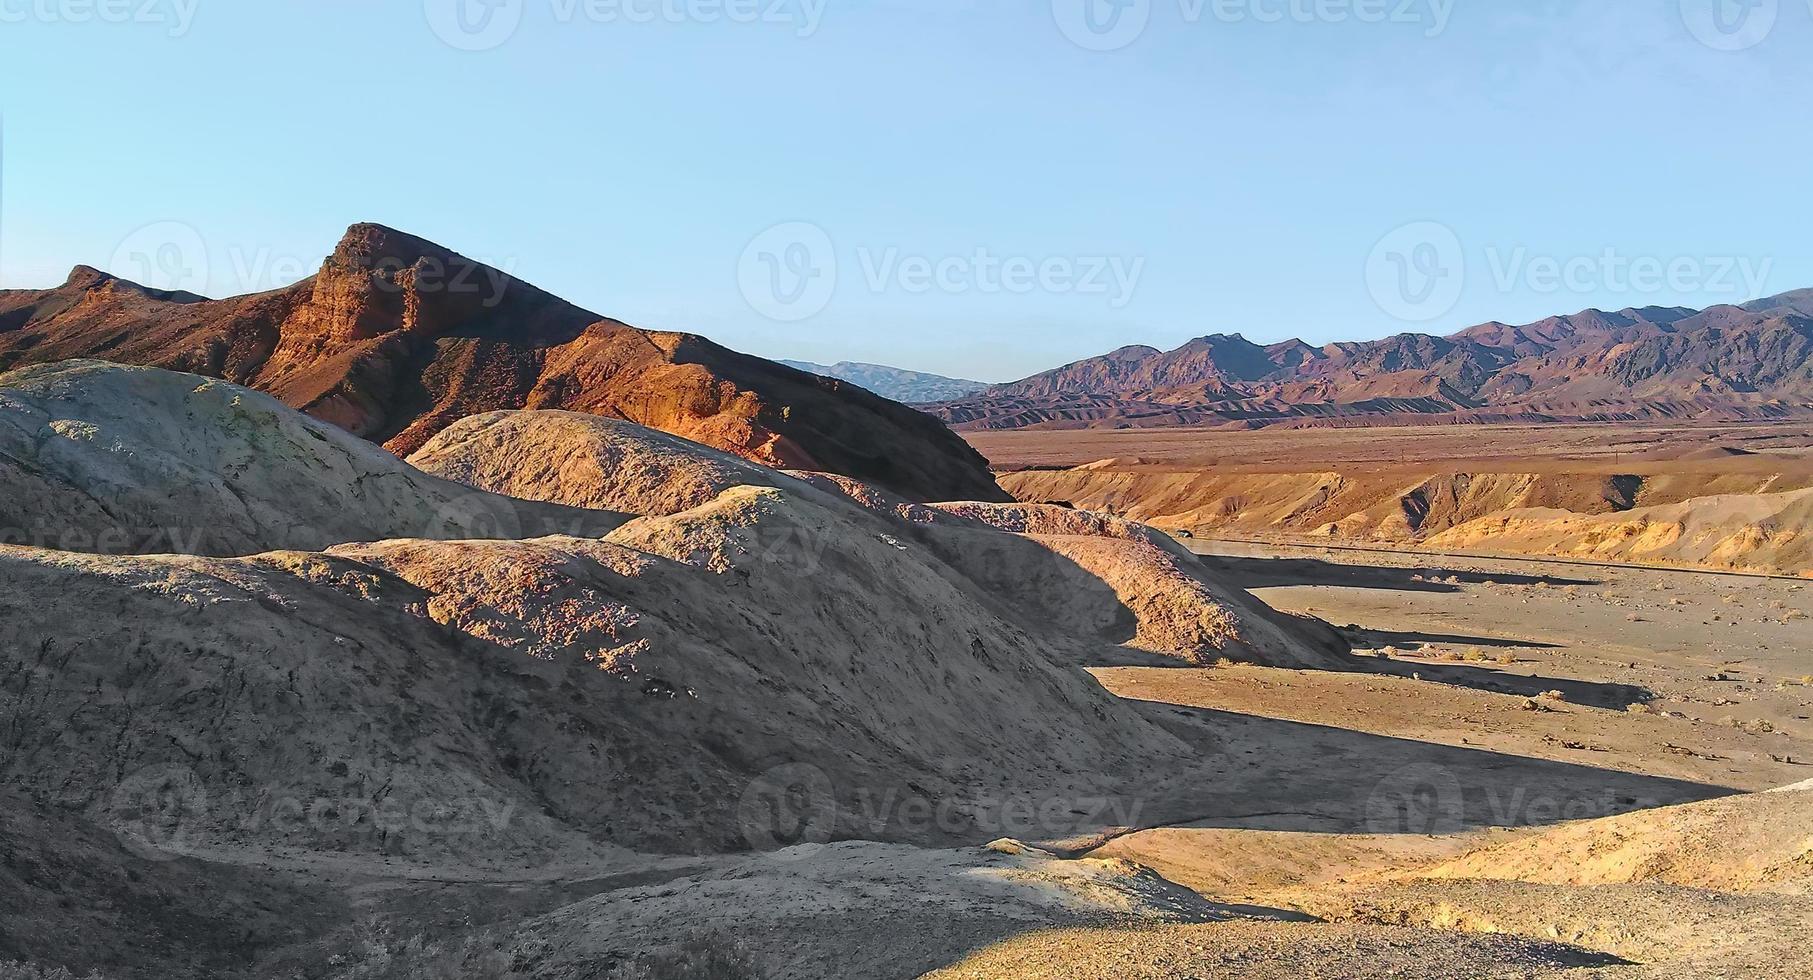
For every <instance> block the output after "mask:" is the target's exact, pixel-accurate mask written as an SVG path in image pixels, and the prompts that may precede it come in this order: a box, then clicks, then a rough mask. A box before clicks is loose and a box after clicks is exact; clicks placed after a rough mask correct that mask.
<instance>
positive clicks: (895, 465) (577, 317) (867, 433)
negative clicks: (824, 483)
mask: <svg viewBox="0 0 1813 980" xmlns="http://www.w3.org/2000/svg"><path fill="white" fill-rule="evenodd" d="M71 358H98V359H102V360H108V361H114V362H118V363H125V364H134V365H146V366H151V367H160V368H169V369H174V370H179V371H188V372H191V373H195V374H202V375H207V376H209V377H214V378H221V379H224V380H226V381H230V382H233V383H236V384H241V385H245V386H247V387H252V388H258V389H261V390H263V391H266V392H269V393H270V394H273V395H275V396H276V397H277V398H278V399H280V400H281V401H283V402H284V403H286V404H288V405H290V406H291V407H294V408H299V409H302V410H303V411H305V412H307V413H309V414H310V415H313V416H315V417H316V418H319V419H323V420H325V421H328V422H332V423H334V424H336V425H338V426H340V427H341V428H343V429H346V430H348V431H350V432H352V433H354V434H356V435H359V436H362V437H365V438H367V439H369V440H372V441H374V442H378V443H382V444H383V445H384V446H385V447H386V448H388V449H390V450H391V451H393V452H395V453H397V454H398V455H408V454H409V453H412V452H414V451H415V450H416V449H418V448H420V447H421V446H422V445H423V444H424V443H426V442H427V441H428V440H429V439H430V438H432V437H433V436H434V435H435V434H436V433H438V432H440V431H441V430H443V429H445V428H447V427H448V426H449V425H452V424H453V423H455V422H457V421H459V420H460V419H462V418H465V417H467V416H471V415H476V414H479V413H483V412H491V411H498V410H505V409H522V408H529V409H564V410H569V411H574V412H582V413H588V414H593V415H600V416H606V417H611V418H619V419H625V420H628V421H632V422H636V423H639V424H642V425H646V426H649V427H652V428H656V429H661V430H663V431H667V432H671V433H673V434H676V435H679V436H682V437H684V438H686V439H690V440H692V441H694V442H698V443H703V444H705V445H708V446H712V447H715V448H718V449H724V450H728V451H730V452H733V453H736V454H737V455H739V456H742V457H744V458H747V459H750V460H753V461H756V462H759V463H764V464H767V465H770V466H775V467H783V468H789V469H806V470H818V471H826V472H833V473H839V474H842V475H845V476H850V477H854V478H857V479H861V480H865V481H867V482H870V483H874V484H878V485H880V486H883V487H886V488H888V489H890V490H893V491H895V492H897V493H900V494H902V495H904V496H907V497H912V498H916V499H919V500H955V499H963V500H977V499H979V500H1003V499H1005V497H1004V496H1003V494H1002V493H1001V491H1000V489H999V488H998V487H997V486H996V485H995V483H994V480H993V479H992V478H991V477H990V476H989V474H988V470H987V464H986V462H985V461H984V460H983V459H982V457H981V456H980V455H979V454H978V453H976V452H975V450H973V449H971V448H970V447H969V446H968V445H967V444H965V443H964V442H963V441H962V440H961V439H959V438H958V437H957V436H955V435H954V434H952V433H951V432H950V431H949V430H948V429H946V428H945V427H944V426H943V425H941V424H940V423H939V422H938V420H937V419H934V418H932V417H930V416H928V415H925V414H923V413H920V412H917V411H914V410H912V409H910V408H907V407H905V406H902V405H899V404H897V403H895V402H892V401H889V400H887V399H885V398H882V397H880V396H877V395H875V394H872V393H871V392H869V391H867V390H865V389H863V388H861V387H858V386H856V385H853V384H849V383H846V382H843V381H838V380H835V379H829V378H823V377H818V376H816V375H813V374H809V373H806V372H802V371H797V370H794V369H792V368H789V367H785V366H782V365H779V364H775V363H773V362H771V361H766V360H763V359H761V358H757V357H751V356H748V355H745V354H740V353H737V352H735V351H732V350H729V349H726V348H724V347H721V346H719V345H717V344H714V343H712V342H711V341H709V340H707V339H705V338H704V337H699V336H695V335H693V334H686V333H671V332H665V331H648V330H639V329H637V328H635V327H631V326H629V325H627V324H624V323H621V322H618V321H616V320H612V319H609V318H607V317H603V316H600V315H598V314H596V313H592V312H590V311H587V310H584V309H581V308H579V307H577V306H574V305H573V304H571V303H568V302H566V301H565V300H562V299H560V298H559V297H556V296H553V295H551V294H549V293H546V292H543V291H542V290H540V289H537V288H536V287H534V286H531V285H529V284H528V283H525V282H522V281H520V280H518V279H515V278H512V277H510V276H508V275H505V274H504V273H502V272H500V271H498V270H496V269H493V268H490V267H488V266H485V265H484V264H482V263H479V262H477V261H475V260H473V259H469V258H466V257H465V256H462V255H460V254H458V253H456V252H452V251H450V250H448V249H445V248H442V247H440V246H438V245H435V244H433V243H430V242H428V241H425V240H423V239H421V238H417V237H415V236H413V235H408V234H405V233H403V232H400V231H396V230H394V229H391V228H386V227H384V226H382V225H376V224H358V225H354V226H352V227H351V228H350V229H348V230H347V232H346V235H345V236H344V237H343V238H342V239H341V240H340V242H339V244H338V246H337V247H336V248H335V249H334V251H333V253H332V254H331V255H329V256H328V258H327V259H326V261H325V262H323V263H322V265H321V268H320V270H319V271H318V272H317V273H316V274H315V275H313V276H310V277H309V278H307V279H304V280H302V281H300V282H298V283H295V284H294V285H291V286H288V287H285V288H282V289H277V290H273V291H270V292H264V293H257V294H253V295H247V296H239V297H234V298H231V299H221V300H210V299H206V298H204V297H201V296H197V295H195V294H193V293H186V292H166V291H160V290H155V289H149V288H146V287H144V286H141V285H138V284H136V283H133V282H129V281H127V280H125V279H121V278H118V277H116V276H113V275H109V274H108V273H106V272H102V271H100V270H98V269H94V268H89V267H87V266H79V267H77V268H76V269H75V270H74V271H73V272H72V273H71V274H70V276H69V278H68V280H67V281H66V282H64V283H63V284H62V285H61V286H58V287H56V288H53V289H41V290H3V291H0V370H6V369H10V368H13V367H15V366H19V365H24V364H33V363H42V362H49V361H60V360H65V359H71Z"/></svg>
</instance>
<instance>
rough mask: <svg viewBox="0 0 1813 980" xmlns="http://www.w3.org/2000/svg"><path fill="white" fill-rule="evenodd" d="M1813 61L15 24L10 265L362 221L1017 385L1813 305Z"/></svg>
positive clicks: (1486, 31) (229, 241)
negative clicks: (1124, 350)
mask: <svg viewBox="0 0 1813 980" xmlns="http://www.w3.org/2000/svg"><path fill="white" fill-rule="evenodd" d="M487 4H491V5H495V7H494V9H493V8H490V7H488V6H487ZM462 5H464V6H463V8H462ZM468 49H472V50H468ZM1810 55H1813V0H1578V2H1573V0H1524V2H1516V0H1200V2H1199V0H995V2H983V0H916V2H907V0H870V2H860V0H310V2H301V0H0V112H3V113H4V125H5V131H4V152H5V156H4V173H3V187H0V285H5V286H45V285H50V284H54V283H57V282H61V281H62V279H63V277H64V276H65V275H66V273H67V272H68V270H69V267H70V266H72V265H74V264H76V263H78V262H81V263H88V264H92V265H99V266H103V267H108V268H111V269H112V270H113V271H115V272H118V273H120V274H123V275H127V276H129V277H131V278H135V279H139V280H140V281H146V280H150V281H152V284H154V285H178V286H186V287H188V288H192V289H196V290H197V291H200V292H205V293H208V294H210V295H223V294H229V293H236V292H244V291H250V290H255V289H263V288H271V287H274V286H278V285H283V284H285V283H287V282H289V281H293V280H295V279H297V278H300V277H301V276H303V275H306V274H308V273H309V272H312V271H313V267H314V266H315V265H316V264H318V262H319V261H320V259H321V258H322V256H324V255H325V254H326V252H327V251H328V250H329V249H330V248H331V247H332V245H333V243H334V242H335V240H336V239H337V238H338V237H339V235H340V232H341V231H342V230H343V229H344V228H345V226H346V225H348V224H350V223H352V222H355V221H361V220H370V221H378V222H382V223H385V224H389V225H393V226H396V227H399V228H402V229H404V230H407V231H411V232H414V233H416V234H419V235H422V236H424V237H427V238H430V239H432V240H434V241H437V242H440V243H441V244H443V245H446V246H448V247H450V248H454V249H457V250H459V251H462V252H465V253H467V254H469V255H473V256H475V257H478V258H483V259H486V260H488V261H491V262H493V263H494V264H497V265H500V266H503V267H505V268H507V269H508V270H509V271H511V272H513V273H514V274H516V275H518V276H521V277H523V278H526V279H528V280H529V281H531V282H534V283H536V284H538V285H541V286H543V287H545V288H547V289H550V290H552V291H554V292H556V293H558V294H560V295H562V296H565V297H567V298H568V299H571V300H573V301H575V302H577V303H579V304H580V305H582V306H585V307H587V308H589V309H592V310H596V311H597V312H599V313H602V314H606V315H610V316H615V317H618V318H620V319H623V320H627V321H629V322H631V323H635V324H638V325H641V326H646V327H656V328H663V329H677V330H690V331H696V332H699V333H703V334H706V335H708V336H710V337H712V338H714V339H716V340H719V341H720V342H723V343H726V344H728V345H730V346H733V347H736V348H739V349H743V350H748V351H751V352H754V353H759V354H763V355H767V356H775V357H783V356H790V357H800V358H805V359H809V360H815V361H826V362H829V361H835V360H842V359H851V360H866V361H878V362H882V363H891V364H896V365H899V366H903V367H911V368H917V369H922V370H930V371H936V372H940V373H945V374H953V375H962V376H969V377H975V378H979V379H982V380H989V381H996V380H1006V379H1010V378H1014V377H1019V376H1022V375H1025V374H1029V373H1032V372H1034V371H1037V370H1041V369H1043V368H1046V367H1050V366H1053V365H1056V364H1059V363H1063V362H1066V361H1069V360H1073V359H1076V358H1079V357H1084V356H1089V355H1093V354H1097V353H1101V352H1103V351H1106V350H1109V349H1112V348H1114V347H1117V346H1121V345H1125V344H1133V343H1145V344H1151V345H1153V346H1158V347H1170V346H1175V345H1177V344H1179V343H1182V342H1183V341H1185V340H1187V339H1189V338H1191V337H1194V336H1200V335H1203V334H1208V333H1217V332H1241V333H1244V334H1245V335H1246V336H1248V337H1249V338H1252V339H1255V340H1261V341H1267V342H1269V341H1275V340H1281V339H1284V338H1287V337H1292V336H1300V337H1303V338H1305V339H1307V340H1309V341H1311V342H1313V343H1325V342H1328V341H1331V340H1337V339H1365V338H1372V337H1379V336H1384V335H1388V334H1391V333H1396V332H1400V331H1404V330H1425V331H1432V332H1442V333H1446V332H1449V331H1452V330H1455V329H1459V328H1461V327H1464V326H1467V325H1469V324H1472V323H1477V322H1480V321H1484V320H1489V319H1501V320H1507V321H1514V322H1522V321H1527V320H1532V319H1537V318H1540V317H1542V316H1546V315H1549V314H1552V313H1558V312H1571V311H1575V310H1579V309H1583V308H1586V307H1593V306H1597V307H1604V308H1612V309H1616V308H1622V307H1626V306H1640V305H1652V304H1654V305H1674V304H1681V305H1691V306H1701V305H1709V304H1711V303H1717V302H1730V301H1738V300H1742V299H1747V298H1752V296H1753V295H1755V294H1766V293H1774V292H1781V291H1784V290H1787V289H1792V288H1799V287H1806V286H1813V235H1809V234H1808V226H1809V221H1808V219H1809V216H1810V214H1809V212H1810V211H1813V192H1810V191H1809V187H1808V177H1809V173H1813V166H1810V165H1809V160H1813V126H1810V125H1809V115H1808V113H1809V108H1808V107H1809V106H1813V57H1810ZM204 278H205V285H204V284H203V282H202V281H201V280H202V279H204Z"/></svg>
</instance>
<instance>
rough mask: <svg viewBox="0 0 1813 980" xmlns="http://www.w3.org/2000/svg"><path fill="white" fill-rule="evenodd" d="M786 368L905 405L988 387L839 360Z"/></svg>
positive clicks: (948, 398) (949, 398) (789, 363)
mask: <svg viewBox="0 0 1813 980" xmlns="http://www.w3.org/2000/svg"><path fill="white" fill-rule="evenodd" d="M780 363H782V364H785V365H787V366H788V367H790V368H795V369H797V370H800V371H805V372H807V373H809V374H816V375H820V376H821V377H826V378H837V379H838V380H840V381H848V382H850V383H851V384H855V385H861V386H862V387H864V388H867V389H869V390H870V391H872V392H874V393H876V394H877V395H880V396H881V397H883V398H891V399H893V400H894V401H897V402H901V403H903V404H906V405H929V404H932V403H934V402H945V401H952V400H955V399H958V398H964V397H967V396H969V395H973V394H975V393H976V392H978V391H982V390H983V389H985V388H987V387H988V383H987V382H984V381H968V380H965V379H963V378H947V377H944V376H943V375H940V374H927V373H925V372H923V371H908V370H907V369H905V368H897V367H889V366H887V365H885V364H864V363H862V362H860V361H839V362H838V363H836V364H814V363H812V362H811V361H782V362H780Z"/></svg>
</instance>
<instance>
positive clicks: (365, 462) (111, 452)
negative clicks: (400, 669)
mask: <svg viewBox="0 0 1813 980" xmlns="http://www.w3.org/2000/svg"><path fill="white" fill-rule="evenodd" d="M625 520H626V518H624V517H622V516H619V515H615V514H610V513H603V512H599V511H591V510H579V509H576V508H570V507H560V506H554V505H549V504H541V503H531V502H527V501H523V500H515V499H511V498H509V497H504V496H498V495H495V494H489V493H480V492H475V491H474V490H472V489H471V488H470V487H466V486H461V485H459V484H457V483H452V482H449V481H446V480H439V479H435V478H434V477H431V476H428V475H426V474H423V473H420V472H417V471H416V470H413V469H411V468H410V467H409V466H407V465H405V464H404V463H403V462H402V461H401V460H399V459H397V458H396V457H395V456H393V455H391V454H390V453H388V452H385V451H384V450H383V449H380V448H379V447H377V446H374V445H372V444H371V443H369V442H365V441H364V440H361V439H358V438H356V437H354V436H351V435H348V434H347V433H346V432H344V431H342V430H340V429H337V428H335V427H334V426H331V425H328V424H326V423H323V422H319V421H317V420H315V419H312V418H309V417H308V416H306V415H301V414H299V413H297V412H294V411H291V410H290V409H288V408H286V407H284V406H283V405H282V404H281V403H279V402H277V401H276V400H275V399H273V398H271V397H270V396H268V395H265V394H262V393H260V392H256V391H252V390H249V389H246V388H242V387H240V386H238V385H233V384H228V383H226V382H223V381H217V380H214V379H211V378H203V377H199V376H197V375H193V374H179V373H175V372H170V371H160V370H155V369H149V368H132V367H122V366H120V365H116V364H108V363H104V362H101V361H69V362H63V363H59V364H46V365H38V366H34V367H28V368H20V369H18V370H15V371H10V372H6V373H4V374H0V528H4V529H5V530H4V532H3V533H0V544H23V545H35V546H38V547H44V548H53V549H58V550H63V551H85V552H101V553H110V554H142V553H159V552H174V553H181V554H201V555H245V554H254V553H257V552H261V551H276V550H283V549H306V550H315V549H321V548H326V547H329V546H331V545H334V544H339V543H341V542H345V541H359V540H376V539H380V538H390V537H412V538H487V537H511V538H516V537H524V536H535V535H540V534H549V533H554V532H556V531H559V532H563V533H571V534H603V533H605V532H606V531H609V530H610V529H611V528H614V527H616V526H618V525H620V524H622V523H623V522H624V521H625Z"/></svg>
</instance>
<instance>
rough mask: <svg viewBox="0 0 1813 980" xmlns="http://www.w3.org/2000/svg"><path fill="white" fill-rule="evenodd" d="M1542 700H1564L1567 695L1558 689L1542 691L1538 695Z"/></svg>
mask: <svg viewBox="0 0 1813 980" xmlns="http://www.w3.org/2000/svg"><path fill="white" fill-rule="evenodd" d="M1539 697H1541V698H1542V699H1543V700H1544V701H1566V700H1567V695H1565V694H1563V693H1561V692H1560V691H1544V692H1542V694H1540V695H1539Z"/></svg>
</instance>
